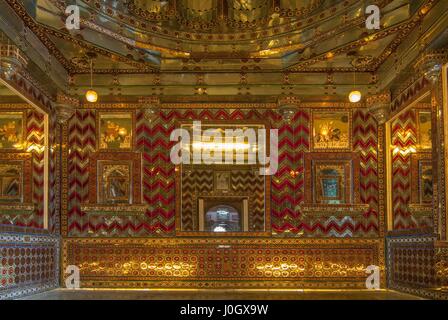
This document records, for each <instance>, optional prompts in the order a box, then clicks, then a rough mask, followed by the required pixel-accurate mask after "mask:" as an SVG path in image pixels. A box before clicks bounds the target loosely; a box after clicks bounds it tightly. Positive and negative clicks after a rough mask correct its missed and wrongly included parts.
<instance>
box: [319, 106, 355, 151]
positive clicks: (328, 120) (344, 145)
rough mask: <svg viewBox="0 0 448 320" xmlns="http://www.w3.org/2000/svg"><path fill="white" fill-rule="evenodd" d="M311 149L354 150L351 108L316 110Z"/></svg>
mask: <svg viewBox="0 0 448 320" xmlns="http://www.w3.org/2000/svg"><path fill="white" fill-rule="evenodd" d="M311 128H312V129H311V147H312V148H311V149H312V150H313V151H316V152H317V151H324V150H325V151H330V152H341V151H351V150H352V113H351V110H345V109H344V110H340V111H334V110H327V109H323V110H318V111H316V110H314V111H312V121H311Z"/></svg>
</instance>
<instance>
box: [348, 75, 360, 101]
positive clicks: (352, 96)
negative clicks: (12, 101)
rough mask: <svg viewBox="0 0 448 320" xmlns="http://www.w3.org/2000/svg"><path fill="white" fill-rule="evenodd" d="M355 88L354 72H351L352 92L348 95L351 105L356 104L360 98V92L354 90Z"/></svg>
mask: <svg viewBox="0 0 448 320" xmlns="http://www.w3.org/2000/svg"><path fill="white" fill-rule="evenodd" d="M355 87H356V74H355V72H353V90H352V91H351V92H350V94H349V95H348V99H349V100H350V102H351V103H357V102H359V101H361V98H362V94H361V91H359V90H356V89H355Z"/></svg>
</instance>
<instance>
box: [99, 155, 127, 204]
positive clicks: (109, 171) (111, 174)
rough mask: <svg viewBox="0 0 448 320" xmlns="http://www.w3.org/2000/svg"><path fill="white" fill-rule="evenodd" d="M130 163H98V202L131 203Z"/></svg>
mask: <svg viewBox="0 0 448 320" xmlns="http://www.w3.org/2000/svg"><path fill="white" fill-rule="evenodd" d="M131 173H132V161H124V162H120V163H118V162H116V161H115V162H110V161H98V190H99V193H98V196H99V199H98V202H99V203H103V204H117V203H120V204H131V203H132V178H131Z"/></svg>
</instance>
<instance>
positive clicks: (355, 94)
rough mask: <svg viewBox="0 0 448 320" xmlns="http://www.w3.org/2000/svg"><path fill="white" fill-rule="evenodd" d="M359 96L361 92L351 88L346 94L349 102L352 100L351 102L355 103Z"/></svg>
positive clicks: (359, 98) (359, 99)
mask: <svg viewBox="0 0 448 320" xmlns="http://www.w3.org/2000/svg"><path fill="white" fill-rule="evenodd" d="M361 97H362V95H361V92H360V91H358V90H353V91H352V92H350V94H349V95H348V98H349V100H350V102H352V103H357V102H359V101H361Z"/></svg>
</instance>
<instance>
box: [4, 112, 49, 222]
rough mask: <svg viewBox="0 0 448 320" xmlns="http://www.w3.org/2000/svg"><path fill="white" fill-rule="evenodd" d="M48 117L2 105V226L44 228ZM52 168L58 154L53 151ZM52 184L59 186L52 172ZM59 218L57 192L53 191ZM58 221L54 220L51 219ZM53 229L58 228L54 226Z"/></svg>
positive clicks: (39, 113)
mask: <svg viewBox="0 0 448 320" xmlns="http://www.w3.org/2000/svg"><path fill="white" fill-rule="evenodd" d="M44 121H45V118H44V114H43V113H41V112H39V111H37V110H34V109H32V108H31V107H29V106H27V105H24V104H17V105H14V104H11V105H0V225H2V226H14V227H24V228H33V229H42V228H43V227H44V174H45V172H44V163H45V162H44V161H45V159H44V152H45V148H47V147H48V146H45V132H44V130H45V129H44ZM50 153H51V155H50V156H51V166H52V169H54V165H55V158H54V157H55V154H54V150H53V149H51V152H50ZM50 172H51V174H50V180H51V181H50V184H51V185H54V184H55V173H54V170H50ZM50 193H51V195H50V197H51V200H52V202H53V203H52V205H51V206H50V208H49V209H50V215H51V217H52V218H54V217H55V210H56V208H55V205H54V199H55V190H54V189H53V190H51V191H50ZM51 220H52V221H54V219H51ZM51 227H52V228H53V227H54V225H53V226H51Z"/></svg>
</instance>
